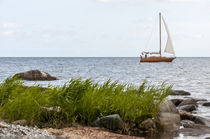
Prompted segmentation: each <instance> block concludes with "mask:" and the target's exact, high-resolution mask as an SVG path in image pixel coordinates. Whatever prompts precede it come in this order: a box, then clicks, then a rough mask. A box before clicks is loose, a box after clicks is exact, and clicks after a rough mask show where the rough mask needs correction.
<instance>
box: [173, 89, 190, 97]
mask: <svg viewBox="0 0 210 139" xmlns="http://www.w3.org/2000/svg"><path fill="white" fill-rule="evenodd" d="M169 95H182V96H189V95H191V94H190V93H189V92H187V91H184V90H171V92H170V93H169Z"/></svg>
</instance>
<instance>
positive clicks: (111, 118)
mask: <svg viewBox="0 0 210 139" xmlns="http://www.w3.org/2000/svg"><path fill="white" fill-rule="evenodd" d="M92 126H97V127H104V128H107V129H110V130H113V131H117V130H122V129H123V121H122V119H121V118H120V116H119V115H118V114H113V115H108V116H105V117H101V118H99V119H97V120H95V121H94V122H93V123H92Z"/></svg>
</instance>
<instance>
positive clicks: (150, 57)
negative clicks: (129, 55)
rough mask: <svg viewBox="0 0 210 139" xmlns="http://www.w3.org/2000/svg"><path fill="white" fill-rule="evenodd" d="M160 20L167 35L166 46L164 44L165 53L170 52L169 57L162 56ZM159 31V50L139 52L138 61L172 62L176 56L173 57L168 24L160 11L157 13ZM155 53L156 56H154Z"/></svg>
mask: <svg viewBox="0 0 210 139" xmlns="http://www.w3.org/2000/svg"><path fill="white" fill-rule="evenodd" d="M161 21H163V23H164V26H165V30H166V33H167V36H168V39H167V42H166V46H165V50H164V52H165V53H168V54H171V55H172V56H171V57H165V56H162V53H163V52H162V48H161V47H162V38H161ZM159 31H160V48H159V52H148V51H144V52H142V53H141V55H140V62H172V61H173V60H174V59H175V58H176V57H175V52H174V47H173V44H172V41H171V36H170V33H169V30H168V26H167V24H166V22H165V20H164V18H163V17H162V15H161V13H159ZM154 55H157V56H154Z"/></svg>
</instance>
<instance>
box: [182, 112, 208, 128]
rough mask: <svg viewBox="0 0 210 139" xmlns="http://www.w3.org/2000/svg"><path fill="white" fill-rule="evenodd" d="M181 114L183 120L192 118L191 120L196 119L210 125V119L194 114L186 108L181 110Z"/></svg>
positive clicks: (195, 120) (200, 122)
mask: <svg viewBox="0 0 210 139" xmlns="http://www.w3.org/2000/svg"><path fill="white" fill-rule="evenodd" d="M179 114H180V117H181V119H182V120H190V121H194V122H195V123H196V124H201V125H205V126H210V121H209V120H207V119H205V118H203V117H200V116H194V115H192V114H190V113H188V112H186V111H184V110H179Z"/></svg>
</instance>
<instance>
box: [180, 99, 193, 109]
mask: <svg viewBox="0 0 210 139" xmlns="http://www.w3.org/2000/svg"><path fill="white" fill-rule="evenodd" d="M184 105H195V106H197V103H196V100H195V99H193V98H188V99H185V100H183V101H182V102H181V103H180V104H179V105H178V107H181V106H184Z"/></svg>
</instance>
